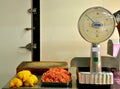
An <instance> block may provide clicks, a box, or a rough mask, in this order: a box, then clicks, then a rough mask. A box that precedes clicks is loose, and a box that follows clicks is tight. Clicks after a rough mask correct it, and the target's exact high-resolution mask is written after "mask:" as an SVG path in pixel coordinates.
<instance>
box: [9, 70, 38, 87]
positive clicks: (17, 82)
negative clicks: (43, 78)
mask: <svg viewBox="0 0 120 89" xmlns="http://www.w3.org/2000/svg"><path fill="white" fill-rule="evenodd" d="M37 83H38V78H37V76H36V75H34V74H32V73H31V72H30V71H29V70H22V71H20V72H18V73H17V74H16V76H15V77H14V78H13V79H11V81H10V84H9V87H10V88H18V87H21V86H27V87H34V86H35V84H37Z"/></svg>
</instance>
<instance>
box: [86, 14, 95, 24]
mask: <svg viewBox="0 0 120 89" xmlns="http://www.w3.org/2000/svg"><path fill="white" fill-rule="evenodd" d="M86 16H87V17H88V18H89V19H90V20H91V21H92V22H93V23H95V21H94V20H92V19H91V18H90V17H89V16H88V15H86Z"/></svg>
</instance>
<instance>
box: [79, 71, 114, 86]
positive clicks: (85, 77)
mask: <svg viewBox="0 0 120 89" xmlns="http://www.w3.org/2000/svg"><path fill="white" fill-rule="evenodd" d="M78 83H79V84H90V85H112V84H113V73H112V72H93V73H91V72H78Z"/></svg>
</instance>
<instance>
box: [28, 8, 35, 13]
mask: <svg viewBox="0 0 120 89" xmlns="http://www.w3.org/2000/svg"><path fill="white" fill-rule="evenodd" d="M28 13H30V14H32V13H33V14H37V8H33V9H32V8H30V9H28Z"/></svg>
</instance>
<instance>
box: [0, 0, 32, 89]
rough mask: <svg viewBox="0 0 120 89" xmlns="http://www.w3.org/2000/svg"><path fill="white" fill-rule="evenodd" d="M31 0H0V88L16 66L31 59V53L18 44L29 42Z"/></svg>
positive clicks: (23, 44)
mask: <svg viewBox="0 0 120 89" xmlns="http://www.w3.org/2000/svg"><path fill="white" fill-rule="evenodd" d="M29 8H31V0H0V89H1V88H2V87H3V86H4V85H5V84H6V83H7V82H8V81H9V80H10V79H11V78H12V77H13V76H14V75H15V73H16V67H17V66H18V65H19V64H20V63H21V62H22V61H26V60H31V53H30V52H29V51H27V50H25V49H20V48H19V47H20V46H25V45H26V44H27V43H29V42H31V32H30V31H28V32H27V31H25V30H24V28H26V27H31V15H30V14H28V13H27V10H28V9H29Z"/></svg>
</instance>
